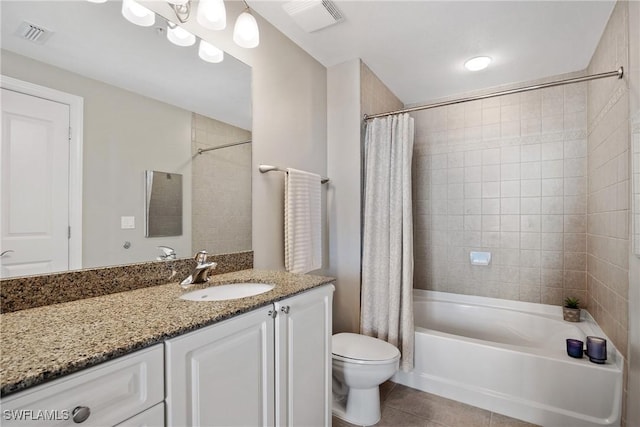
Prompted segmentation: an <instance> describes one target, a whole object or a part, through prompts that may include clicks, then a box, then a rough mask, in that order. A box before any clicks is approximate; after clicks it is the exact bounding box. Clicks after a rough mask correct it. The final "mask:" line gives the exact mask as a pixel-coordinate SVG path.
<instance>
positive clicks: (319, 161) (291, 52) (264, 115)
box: [145, 1, 328, 273]
mask: <svg viewBox="0 0 640 427" xmlns="http://www.w3.org/2000/svg"><path fill="white" fill-rule="evenodd" d="M145 5H147V6H148V7H149V8H150V9H152V10H154V11H155V12H157V13H160V14H161V15H163V16H167V17H173V16H174V14H173V12H172V11H171V9H170V8H169V6H168V5H167V4H166V3H165V2H154V1H150V2H145ZM225 5H226V8H227V17H228V18H227V20H228V25H227V28H226V29H225V30H222V31H210V30H206V29H204V28H202V27H201V26H199V25H198V24H197V22H196V20H195V19H191V20H190V21H189V22H188V23H187V24H186V25H185V28H187V29H189V30H190V31H191V32H193V33H194V34H196V35H198V36H200V37H202V38H204V39H206V40H208V41H210V42H212V43H214V44H215V45H217V46H218V47H219V48H221V49H223V50H224V51H226V52H228V53H229V54H231V55H233V56H235V57H236V58H238V59H239V60H241V61H243V62H245V63H246V64H248V65H250V66H251V68H252V99H253V109H252V111H253V129H252V134H253V141H254V142H253V144H252V146H253V147H252V148H253V160H252V173H253V182H252V188H253V196H252V197H253V200H252V211H253V215H252V217H253V218H252V221H253V225H252V233H253V238H252V244H253V250H254V265H255V267H256V268H269V269H284V231H283V224H284V220H283V216H284V214H283V205H284V201H283V193H284V177H283V176H282V174H280V173H276V172H271V173H268V174H264V175H263V174H260V172H258V165H259V164H263V163H264V164H272V165H277V166H281V167H293V168H297V169H303V170H307V171H310V172H314V173H318V174H321V175H326V174H327V70H326V68H325V67H324V66H322V65H321V64H320V63H319V62H317V61H316V60H314V59H313V58H312V57H311V56H309V55H308V54H307V53H306V52H304V51H303V50H302V49H301V48H300V47H298V46H297V45H296V44H295V43H293V42H292V41H291V40H289V39H288V38H287V37H286V36H285V35H284V34H282V33H281V32H279V31H278V30H277V29H276V28H275V27H273V26H272V25H271V24H269V23H268V22H267V21H265V20H264V19H262V18H261V17H260V16H259V15H257V14H254V16H255V17H256V19H257V21H258V26H259V28H260V46H258V47H257V48H255V49H243V48H241V47H238V46H237V45H235V43H233V40H232V34H233V23H234V22H235V19H236V17H237V16H238V15H239V14H240V13H241V12H242V10H243V9H244V4H243V3H242V2H226V3H225ZM173 19H175V17H174V18H173ZM325 194H326V193H325ZM325 206H326V200H323V212H326V209H325ZM327 230H328V226H326V218H325V228H324V232H323V239H324V242H325V244H324V249H325V250H324V252H325V257H324V266H325V267H324V268H323V270H321V271H319V273H323V272H326V266H327V265H328V249H327V248H328V242H327V235H328V232H327Z"/></svg>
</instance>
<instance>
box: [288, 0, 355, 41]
mask: <svg viewBox="0 0 640 427" xmlns="http://www.w3.org/2000/svg"><path fill="white" fill-rule="evenodd" d="M282 7H283V9H284V11H285V12H287V13H288V14H289V16H291V18H293V20H294V21H295V23H296V24H298V25H299V26H300V27H301V28H302V29H303V30H305V31H307V32H309V33H311V32H313V31H318V30H321V29H323V28H326V27H328V26H330V25H333V24H337V23H338V22H340V21H342V20H344V17H343V16H342V13H341V12H340V10H339V9H338V7H337V6H336V5H335V4H334V3H333V2H332V1H330V0H294V1H290V2H289V3H285V4H283V5H282Z"/></svg>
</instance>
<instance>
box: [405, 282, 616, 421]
mask: <svg viewBox="0 0 640 427" xmlns="http://www.w3.org/2000/svg"><path fill="white" fill-rule="evenodd" d="M414 307H415V313H414V315H415V324H416V332H415V338H416V340H415V368H414V370H413V371H412V372H408V373H407V372H398V373H397V374H396V375H395V376H394V377H393V378H392V381H394V382H397V383H400V384H404V385H406V386H409V387H413V388H417V389H420V390H423V391H427V392H429V393H433V394H437V395H440V396H443V397H447V398H449V399H454V400H457V401H460V402H464V403H467V404H470V405H473V406H477V407H480V408H484V409H487V410H490V411H493V412H497V413H501V414H504V415H507V416H511V417H514V418H519V419H522V420H525V421H529V422H532V423H535V424H539V425H543V426H563V427H564V426H618V425H620V411H621V402H622V366H623V360H622V357H621V355H620V353H619V352H618V351H617V350H616V349H615V347H614V346H613V344H612V343H611V342H610V341H609V340H607V349H608V355H607V363H606V364H604V365H597V364H595V363H591V362H589V359H588V358H587V357H586V355H585V357H584V358H583V359H574V358H571V357H569V356H568V355H567V353H566V342H565V339H566V338H578V339H580V340H582V341H586V340H585V338H586V336H587V335H595V336H600V337H605V338H606V336H605V335H604V333H603V332H602V330H601V329H600V328H599V327H598V325H597V324H596V323H595V321H594V320H593V318H592V317H591V316H590V315H589V314H588V313H586V312H585V311H584V310H583V317H584V318H583V321H582V322H579V323H570V322H565V321H563V320H562V309H561V307H558V306H551V305H544V304H531V303H523V302H518V301H508V300H500V299H494V298H484V297H475V296H468V295H457V294H448V293H443V292H433V291H422V290H415V292H414Z"/></svg>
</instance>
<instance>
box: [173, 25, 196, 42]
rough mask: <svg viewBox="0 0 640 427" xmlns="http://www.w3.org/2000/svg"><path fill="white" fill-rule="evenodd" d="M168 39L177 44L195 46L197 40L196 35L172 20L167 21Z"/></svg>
mask: <svg viewBox="0 0 640 427" xmlns="http://www.w3.org/2000/svg"><path fill="white" fill-rule="evenodd" d="M167 39H168V40H169V41H170V42H171V43H173V44H175V45H176V46H193V45H194V44H195V42H196V36H194V35H193V34H191V33H190V32H189V31H187V30H185V29H184V28H182V27H180V26H178V25H176V24H174V23H173V22H171V21H167Z"/></svg>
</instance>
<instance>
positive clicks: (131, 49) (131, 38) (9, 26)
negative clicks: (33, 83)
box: [0, 0, 251, 129]
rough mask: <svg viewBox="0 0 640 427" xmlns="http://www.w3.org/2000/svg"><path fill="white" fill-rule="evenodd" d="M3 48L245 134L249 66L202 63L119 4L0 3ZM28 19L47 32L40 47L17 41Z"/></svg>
mask: <svg viewBox="0 0 640 427" xmlns="http://www.w3.org/2000/svg"><path fill="white" fill-rule="evenodd" d="M0 8H1V15H2V16H1V18H2V38H1V42H2V48H3V49H6V50H10V51H13V52H16V53H19V54H21V55H24V56H27V57H30V58H33V59H36V60H39V61H42V62H45V63H48V64H51V65H54V66H56V67H59V68H63V69H66V70H69V71H72V72H74V73H76V74H81V75H83V76H86V77H89V78H92V79H95V80H99V81H102V82H106V83H109V84H111V85H114V86H118V87H121V88H124V89H127V90H129V91H132V92H136V93H139V94H142V95H144V96H147V97H150V98H154V99H157V100H159V101H162V102H166V103H168V104H172V105H176V106H178V107H180V108H183V109H185V110H188V111H193V112H196V113H199V114H202V115H205V116H208V117H212V118H215V119H218V120H221V121H223V122H226V123H230V124H232V125H235V126H238V127H241V128H243V129H251V67H249V66H248V65H246V64H244V63H242V62H240V61H238V60H237V59H235V58H233V57H232V56H230V55H225V59H224V61H223V62H222V63H219V64H211V63H207V62H204V61H202V60H200V58H199V57H198V47H197V44H196V45H194V46H190V47H178V46H174V45H173V44H171V43H170V42H169V41H168V40H167V39H166V36H165V35H164V34H159V32H158V30H157V27H160V28H165V27H166V23H165V21H164V19H162V18H161V17H159V16H156V25H154V26H153V27H147V28H144V27H139V26H137V25H134V24H131V23H129V22H128V21H127V20H125V19H124V18H123V17H122V14H121V13H120V8H121V2H120V1H116V0H113V1H109V2H107V3H103V4H95V3H90V2H88V1H83V0H76V1H68V0H67V1H51V0H49V1H25V0H20V1H10V0H0ZM23 20H26V21H28V22H30V23H32V24H35V25H38V26H42V27H44V28H46V29H48V30H51V31H53V35H52V36H51V38H50V39H49V40H47V41H46V42H45V43H44V44H43V45H40V44H36V43H33V42H30V41H27V40H24V39H21V38H19V37H17V36H16V35H15V34H14V33H15V31H16V29H17V28H18V25H19V24H20V23H21V22H22V21H23Z"/></svg>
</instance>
